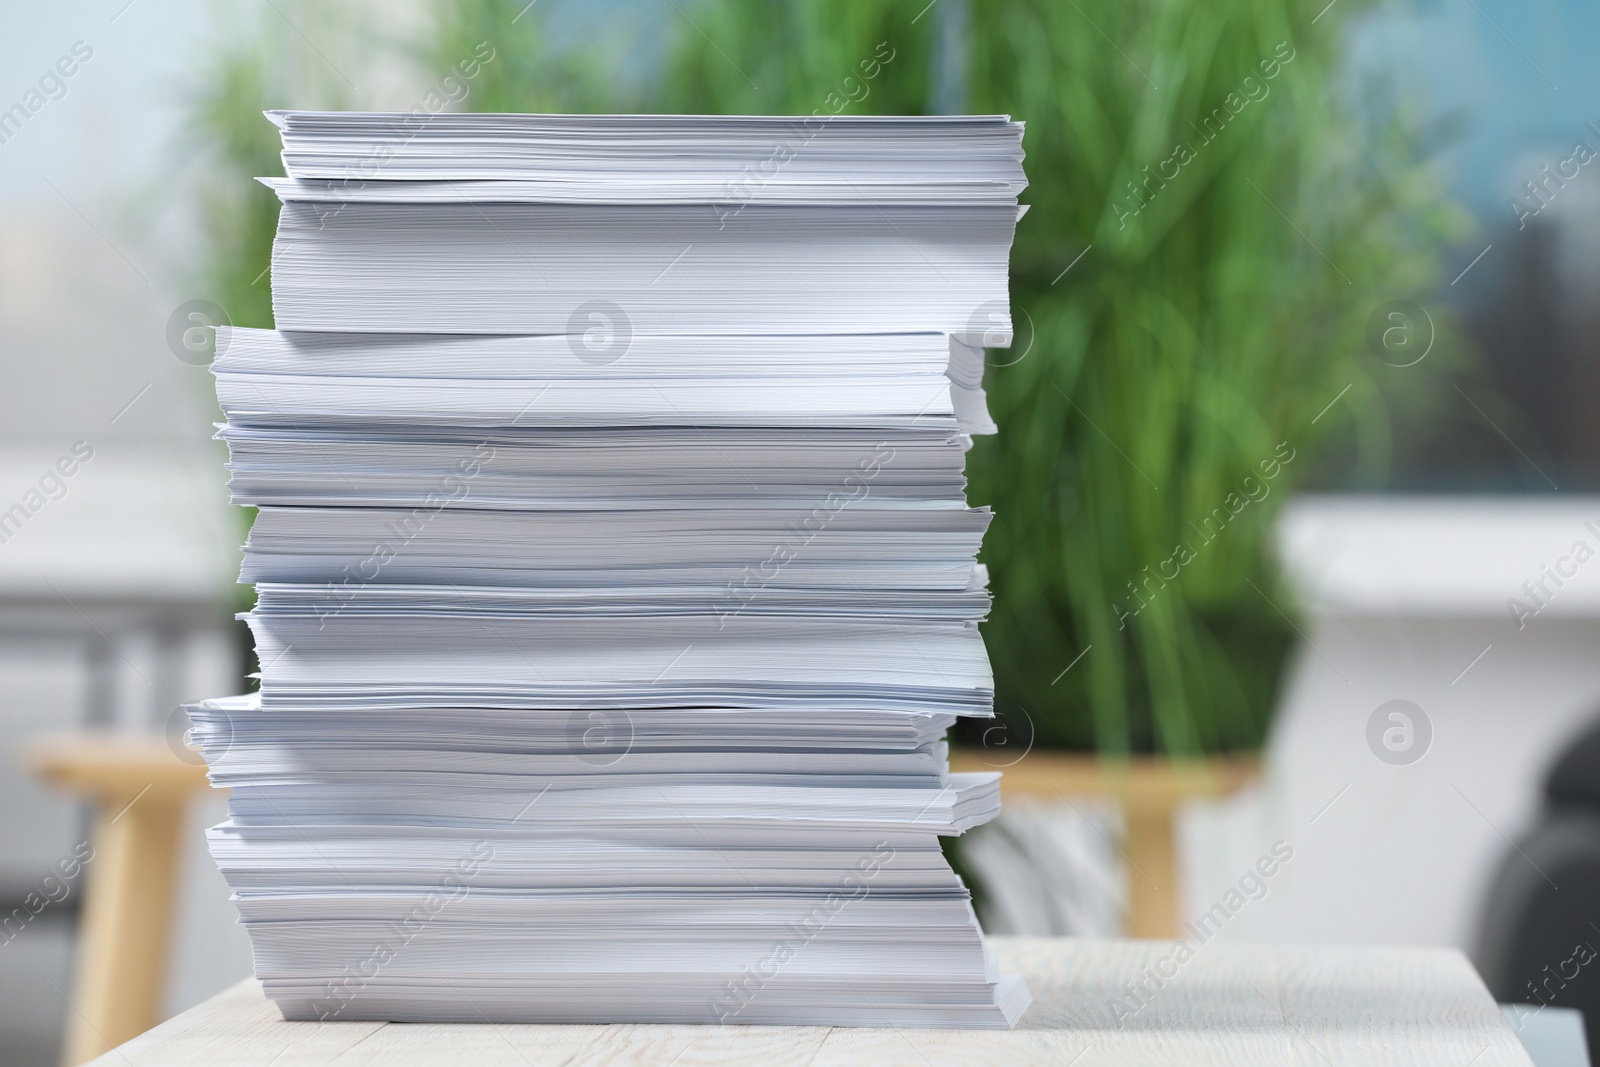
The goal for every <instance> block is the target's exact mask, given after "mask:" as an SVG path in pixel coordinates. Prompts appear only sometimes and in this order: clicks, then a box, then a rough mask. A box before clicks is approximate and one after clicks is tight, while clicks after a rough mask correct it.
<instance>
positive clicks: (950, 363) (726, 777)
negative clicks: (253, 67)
mask: <svg viewBox="0 0 1600 1067" xmlns="http://www.w3.org/2000/svg"><path fill="white" fill-rule="evenodd" d="M271 117H272V118H273V120H274V121H275V122H277V123H278V125H279V126H280V127H281V128H282V131H283V141H284V162H285V165H286V167H287V169H288V173H289V177H288V178H287V179H273V180H270V181H269V184H271V185H272V187H273V188H275V189H276V190H277V191H278V193H279V195H280V197H281V198H282V199H283V202H284V203H283V211H282V214H281V217H280V223H279V231H278V238H277V242H276V244H275V246H274V256H273V300H274V308H275V312H276V315H277V320H278V326H279V328H280V330H279V331H263V330H245V329H226V328H224V329H221V330H219V331H218V337H217V346H216V350H217V353H218V355H217V359H216V362H215V364H214V365H213V370H214V372H215V374H216V378H217V393H218V398H219V401H220V403H221V405H222V408H223V411H224V412H225V414H226V415H227V423H226V425H225V426H224V427H223V428H222V431H221V437H222V438H223V439H224V440H226V441H227V442H228V445H229V448H230V451H231V462H230V464H229V466H230V469H231V471H232V476H233V478H232V488H233V494H234V499H235V501H236V502H237V503H240V504H247V505H255V506H257V507H259V508H260V512H259V515H258V517H257V519H256V522H255V526H254V528H253V529H252V531H251V533H250V539H249V542H248V543H247V544H246V546H245V563H244V569H243V574H242V580H243V581H247V582H255V583H257V594H258V602H257V606H256V608H255V610H254V611H252V612H251V613H250V614H249V615H248V616H247V619H248V621H249V624H250V627H251V629H252V631H253V632H254V634H255V638H256V645H257V650H258V653H259V658H260V662H261V675H260V677H261V688H260V692H259V693H257V694H252V695H250V696H247V697H231V698H224V699H219V700H213V701H207V702H205V703H202V704H199V705H196V706H194V707H192V708H191V709H190V715H191V718H192V719H193V721H194V724H195V727H194V732H193V736H194V737H195V739H196V740H197V741H198V742H199V743H200V744H201V745H202V747H203V749H204V752H205V755H206V758H207V761H208V762H209V764H210V769H211V777H212V780H213V781H214V782H216V783H217V784H218V785H225V786H228V787H229V788H230V789H231V790H232V792H231V796H230V800H229V815H230V818H229V821H228V822H227V823H225V824H223V825H222V826H219V827H216V828H215V829H214V830H212V831H211V847H212V852H213V854H214V855H215V857H216V859H217V862H218V863H219V865H220V866H221V868H222V870H223V873H224V874H225V875H226V877H227V878H228V880H229V882H230V883H231V884H232V885H233V887H234V889H235V892H236V899H237V901H238V905H239V910H240V915H241V917H242V919H243V921H244V923H245V924H246V925H247V927H248V929H249V931H250V935H251V938H252V942H253V944H254V947H255V958H256V970H257V973H258V975H259V976H260V978H261V979H262V981H263V983H264V985H265V987H266V991H267V994H268V995H269V996H271V997H272V998H273V999H274V1000H275V1001H277V1003H278V1005H279V1006H280V1008H281V1009H282V1011H283V1013H284V1015H285V1016H286V1017H287V1018H291V1019H389V1020H419V1021H420V1020H461V1021H482V1020H492V1021H548V1022H563V1021H564V1022H600V1021H662V1022H704V1023H769V1024H790V1023H806V1024H818V1025H862V1026H974V1027H1006V1026H1010V1025H1012V1024H1014V1023H1015V1022H1016V1020H1017V1018H1018V1017H1019V1016H1020V1015H1021V1013H1022V1012H1023V1010H1024V1009H1025V1008H1026V1007H1027V1004H1028V994H1027V991H1026V989H1025V988H1024V987H1023V986H1022V984H1021V982H1020V980H1018V979H1016V978H1014V977H1006V976H1002V975H1000V974H999V973H998V972H997V971H996V968H995V965H994V962H993V959H992V957H991V956H990V955H989V953H988V952H987V951H986V949H985V947H984V944H983V938H982V934H981V932H980V931H979V929H978V925H977V921H976V919H975V918H974V915H973V912H972V908H971V905H970V901H969V897H968V894H967V891H966V889H965V888H964V887H963V886H962V884H961V882H960V880H959V879H958V878H957V877H956V876H955V874H954V873H953V872H952V871H951V869H950V867H949V865H948V864H947V863H946V862H945V860H944V858H943V855H942V853H941V850H940V847H939V837H940V835H951V834H959V833H961V832H963V831H964V830H966V829H968V828H970V827H972V826H975V825H978V824H980V823H982V822H984V821H986V820H988V819H990V818H992V817H993V816H994V815H995V814H996V812H997V811H998V809H999V791H998V776H997V775H963V774H952V773H950V771H949V769H948V761H947V753H946V749H945V743H944V740H943V738H944V735H945V732H946V731H947V730H948V729H949V727H950V726H951V725H952V724H953V723H954V721H955V718H956V717H957V716H960V715H978V716H986V715H989V714H991V713H992V712H991V704H992V680H991V676H990V673H989V665H988V658H987V655H986V653H985V651H984V648H983V642H982V639H981V637H980V636H979V633H978V622H979V620H981V619H982V618H983V616H984V615H985V614H986V612H987V611H988V607H989V596H988V593H987V590H986V576H985V573H984V570H983V568H982V567H981V566H980V565H978V564H977V563H976V554H977V551H978V548H979V544H980V542H981V539H982V537H983V533H984V530H985V529H986V527H987V525H988V522H989V515H988V512H987V510H986V509H972V508H969V507H968V506H967V504H966V500H965V478H964V477H963V473H962V468H963V460H964V454H965V450H966V448H967V447H968V446H969V445H970V441H971V437H970V435H972V434H975V433H990V432H993V430H994V426H993V424H992V422H991V421H990V419H989V415H988V412H987V410H986V408H985V404H984V398H983V391H982V371H983V348H982V346H983V345H985V344H989V345H996V344H1005V343H1009V340H1010V314H1009V308H1008V305H1007V303H1006V262H1007V257H1008V254H1009V248H1010V242H1011V236H1012V230H1013V228H1014V226H1015V223H1016V220H1017V218H1018V213H1019V209H1018V207H1017V204H1016V196H1017V193H1018V192H1019V191H1020V190H1021V189H1022V188H1023V185H1024V181H1023V177H1022V170H1021V165H1020V163H1021V158H1022V152H1021V126H1020V124H1017V123H1013V122H1010V121H1009V120H1007V119H1005V118H1000V117H991V118H970V117H969V118H949V119H856V120H845V119H830V120H827V121H822V120H816V119H771V118H706V117H639V116H582V117H580V116H542V115H448V116H436V117H434V118H433V119H431V120H428V121H422V120H420V119H414V118H412V117H411V116H404V115H366V114H328V113H318V114H309V113H299V112H287V113H273V114H272V115H271Z"/></svg>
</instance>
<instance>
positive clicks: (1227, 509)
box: [660, 0, 1452, 753]
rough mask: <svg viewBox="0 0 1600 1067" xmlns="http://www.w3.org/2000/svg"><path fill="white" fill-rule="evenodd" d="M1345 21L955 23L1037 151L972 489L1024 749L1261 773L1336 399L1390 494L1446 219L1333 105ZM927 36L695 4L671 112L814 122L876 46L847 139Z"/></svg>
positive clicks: (1160, 10) (976, 75)
mask: <svg viewBox="0 0 1600 1067" xmlns="http://www.w3.org/2000/svg"><path fill="white" fill-rule="evenodd" d="M947 6H949V5H947ZM1362 6H1363V5H1361V4H1359V3H1346V4H1344V5H1342V6H1341V8H1340V9H1338V10H1337V11H1335V12H1331V13H1327V14H1325V15H1324V17H1322V18H1321V19H1320V20H1318V22H1317V25H1315V26H1313V25H1311V20H1312V18H1313V16H1314V15H1315V13H1314V12H1306V11H1304V10H1302V8H1303V5H1297V4H1294V3H1291V2H1290V0H1206V2H1203V3H1202V2H1199V0H1136V2H1127V0H1074V2H1069V3H1061V2H1060V0H995V2H990V3H985V4H982V5H972V7H971V10H970V14H969V15H968V16H967V18H966V20H965V21H966V23H967V30H968V39H967V42H966V51H967V54H966V56H965V59H966V66H967V69H968V71H969V73H970V78H969V84H968V86H967V93H966V95H967V99H968V101H969V103H970V107H969V110H972V111H975V112H1005V113H1010V114H1013V115H1015V116H1017V117H1018V118H1022V119H1024V120H1026V121H1027V123H1028V131H1027V137H1026V140H1025V147H1026V149H1027V152H1028V159H1027V162H1026V169H1027V172H1028V176H1029V181H1030V187H1029V191H1028V193H1027V194H1026V195H1025V197H1024V199H1025V200H1026V201H1028V202H1029V203H1031V204H1032V205H1033V206H1032V211H1031V213H1030V214H1029V215H1028V217H1027V218H1026V219H1025V220H1024V221H1023V223H1022V224H1021V225H1020V226H1019V228H1018V234H1017V243H1016V248H1015V251H1014V254H1013V270H1012V301H1013V308H1014V319H1015V321H1016V324H1017V345H1016V346H1015V347H1014V349H1013V350H1012V351H1010V352H996V353H994V354H993V363H994V364H995V365H994V366H993V367H992V368H991V370H990V373H989V374H988V375H987V386H988V390H989V395H990V402H991V406H992V409H993V411H994V414H995V416H996V419H997V421H998V422H999V424H1000V427H1001V431H1000V434H999V436H998V437H996V438H993V439H982V440H980V441H979V442H978V444H977V446H976V448H975V449H974V451H973V453H972V455H971V461H970V464H969V466H970V473H971V476H972V482H973V485H972V493H971V495H972V497H973V499H974V500H975V501H976V502H980V503H992V504H993V505H994V506H995V509H996V512H997V518H996V522H995V524H994V526H993V527H992V529H991V531H990V533H989V537H988V541H987V544H986V547H985V559H986V561H987V562H988V563H989V564H990V568H991V573H992V575H993V585H994V590H995V594H996V603H995V610H994V613H993V616H992V618H991V619H990V621H989V622H988V623H987V625H986V626H985V633H986V637H987V641H988V644H989V649H990V655H991V657H992V658H993V660H994V664H995V668H996V684H997V694H998V699H999V702H1000V704H1001V706H1002V708H1003V709H1008V710H1011V711H1012V712H1013V713H1026V714H1027V716H1028V717H1029V718H1031V719H1032V720H1033V722H1034V725H1035V728H1036V730H1037V733H1038V737H1039V739H1040V741H1041V742H1042V743H1046V744H1065V745H1073V746H1080V747H1084V746H1094V747H1098V748H1100V749H1101V750H1102V751H1107V752H1113V753H1115V752H1129V751H1137V750H1151V749H1157V750H1162V751H1169V752H1177V753H1196V752H1203V751H1218V750H1227V749H1236V748H1249V747H1253V746H1256V745H1258V744H1259V743H1260V741H1261V739H1262V737H1263V735H1264V732H1265V728H1266V723H1267V717H1268V714H1269V712H1270V708H1271V704H1272V700H1273V697H1274V693H1275V689H1276V685H1277V679H1278V675H1279V671H1280V669H1281V665H1282V663H1283V661H1284V657H1285V653H1286V651H1287V648H1288V645H1289V638H1290V636H1291V626H1292V623H1291V622H1290V621H1289V620H1290V616H1291V615H1292V614H1293V610H1294V609H1293V605H1292V604H1291V603H1289V601H1288V600H1287V599H1286V597H1285V596H1284V594H1283V593H1282V592H1281V591H1280V590H1279V589H1278V588H1277V586H1276V583H1275V582H1274V580H1273V575H1272V571H1271V567H1270V566H1269V562H1268V559H1267V555H1266V553H1265V552H1264V545H1263V542H1264V538H1265V534H1266V532H1267V530H1268V529H1269V523H1270V519H1271V517H1272V515H1273V512H1274V510H1275V508H1276V505H1277V503H1278V501H1280V500H1281V499H1282V498H1283V496H1284V495H1285V490H1286V489H1287V488H1288V486H1289V485H1290V484H1292V483H1293V482H1294V481H1295V480H1296V478H1297V476H1298V475H1299V474H1300V472H1302V471H1303V470H1305V469H1306V467H1307V461H1308V459H1309V457H1308V456H1307V453H1309V452H1310V451H1311V450H1312V448H1313V446H1314V445H1315V444H1316V443H1317V440H1318V438H1319V437H1320V436H1321V434H1322V433H1324V432H1325V431H1327V430H1329V429H1330V428H1334V427H1346V426H1348V422H1347V421H1346V416H1345V415H1344V414H1343V412H1342V411H1341V412H1339V413H1335V414H1333V415H1330V416H1328V417H1326V418H1323V419H1318V415H1319V413H1320V412H1321V410H1322V409H1323V408H1324V407H1325V406H1326V405H1328V404H1329V403H1330V402H1332V401H1333V400H1334V399H1335V397H1336V396H1339V395H1340V394H1341V391H1342V390H1343V389H1344V387H1345V386H1346V385H1350V386H1351V390H1350V392H1349V393H1348V394H1347V395H1346V396H1345V400H1346V401H1347V402H1348V407H1349V408H1350V410H1359V411H1362V412H1363V414H1362V415H1361V416H1360V420H1361V425H1360V426H1359V433H1358V435H1357V437H1358V440H1359V442H1360V447H1361V451H1362V454H1363V455H1364V456H1365V457H1367V458H1368V460H1369V461H1370V462H1371V463H1373V464H1376V465H1378V466H1381V465H1382V462H1383V460H1384V458H1385V445H1386V442H1387V435H1388V426H1387V421H1386V417H1385V414H1384V411H1385V409H1384V406H1383V403H1382V400H1381V397H1380V396H1379V395H1378V394H1379V384H1378V382H1377V380H1376V379H1375V378H1374V376H1373V370H1374V367H1373V366H1372V364H1371V362H1370V359H1368V360H1367V361H1366V362H1363V360H1364V359H1366V353H1365V351H1364V348H1365V344H1364V339H1363V334H1364V331H1365V327H1366V323H1367V319H1368V317H1369V315H1370V314H1371V313H1372V311H1373V309H1374V308H1376V307H1377V306H1378V305H1379V304H1381V303H1382V302H1384V301H1385V300H1388V299H1391V298H1395V297H1410V296H1415V295H1416V294H1418V293H1422V292H1425V291H1426V290H1427V289H1428V288H1429V287H1430V286H1431V285H1432V284H1434V282H1435V279H1436V278H1437V276H1438V269H1439V261H1438V252H1439V248H1440V239H1441V237H1442V236H1443V235H1444V234H1445V233H1446V232H1447V231H1448V230H1449V228H1450V225H1451V219H1452V216H1451V215H1450V214H1449V212H1448V211H1446V210H1444V209H1442V208H1438V207H1436V206H1434V205H1435V204H1436V203H1437V201H1436V199H1435V190H1434V188H1433V186H1432V184H1431V183H1430V181H1429V180H1428V178H1427V175H1426V172H1425V171H1424V170H1423V169H1422V168H1421V167H1420V166H1419V164H1418V162H1417V161H1416V160H1415V159H1414V158H1412V157H1411V156H1410V154H1409V152H1408V148H1407V141H1406V139H1405V138H1404V136H1403V133H1404V131H1403V129H1402V128H1401V127H1400V126H1398V125H1396V124H1395V123H1393V122H1389V121H1388V120H1387V119H1385V120H1384V121H1383V122H1380V123H1378V124H1377V125H1375V126H1373V127H1372V128H1368V127H1367V126H1364V125H1363V124H1362V122H1361V121H1359V119H1358V117H1357V114H1356V110H1355V108H1354V107H1353V106H1352V105H1351V104H1350V103H1349V102H1348V101H1345V100H1343V99H1342V98H1341V93H1340V92H1339V91H1338V87H1339V85H1340V77H1341V68H1340V64H1341V60H1342V56H1343V44H1342V42H1343V41H1344V40H1345V38H1344V36H1343V34H1342V32H1341V29H1340V20H1341V19H1347V18H1348V17H1349V16H1351V15H1352V14H1354V13H1356V11H1357V9H1359V8H1361V7H1362ZM943 17H947V13H940V12H933V13H931V14H930V13H929V9H924V10H923V11H922V12H921V13H920V14H919V13H918V11H917V5H901V4H888V3H882V2H876V0H873V2H864V3H843V2H839V0H814V2H809V3H789V4H782V5H777V6H775V7H774V6H766V5H762V6H759V7H757V6H755V5H747V4H740V3H735V2H732V0H718V2H711V3H702V4H696V5H693V6H690V7H686V8H685V10H684V12H683V22H684V25H681V26H680V27H679V33H678V36H677V40H676V45H675V48H674V50H673V51H672V53H671V55H670V57H669V60H668V63H667V65H666V68H665V78H664V84H663V86H662V90H661V94H660V100H661V101H662V105H663V107H664V108H666V109H670V110H706V111H766V112H800V113H809V112H810V111H811V110H812V109H813V108H814V107H817V106H819V104H820V102H821V100H822V98H823V97H824V96H825V94H827V93H828V92H830V91H834V90H835V89H836V84H837V82H838V81H839V79H840V78H842V77H844V76H846V75H848V74H850V73H852V70H853V66H854V63H855V61H856V59H857V58H858V57H859V56H862V55H868V54H870V52H871V49H872V47H873V45H874V43H875V42H877V41H880V40H885V41H888V42H889V43H890V45H891V47H893V49H894V50H895V52H896V59H895V61H894V63H893V65H892V68H891V69H889V70H886V71H885V76H884V77H883V78H881V79H880V80H879V81H878V82H877V83H876V84H875V85H874V88H873V91H872V92H871V93H870V94H869V95H868V96H867V97H866V98H865V99H863V100H862V101H861V103H860V105H859V107H860V110H863V111H871V112H887V113H918V112H923V111H926V110H928V109H929V106H930V101H931V99H932V96H933V93H934V91H935V88H936V86H935V85H934V84H933V82H932V80H931V79H930V75H929V72H930V71H931V70H933V69H935V66H936V63H937V61H938V60H939V59H940V58H941V57H940V56H939V55H937V54H936V49H939V48H940V47H941V40H940V38H941V35H940V34H939V33H937V32H936V30H935V27H936V25H938V22H939V19H940V18H943ZM1264 64H1265V65H1264ZM1269 71H1270V72H1271V75H1270V76H1269V75H1268V72H1269ZM1247 78H1248V79H1250V80H1249V81H1248V82H1246V79H1247ZM1230 94H1232V95H1231V96H1230ZM1217 108H1221V109H1222V112H1221V113H1220V114H1219V113H1218V112H1216V111H1215V109H1217ZM1380 113H1381V114H1384V115H1389V114H1393V112H1392V111H1381V112H1380ZM1180 143H1181V144H1186V145H1188V147H1189V150H1188V151H1187V152H1184V153H1177V152H1176V151H1175V149H1176V146H1177V145H1179V144H1180ZM1146 168H1149V169H1148V170H1147V169H1146ZM1152 172H1155V177H1153V178H1152V177H1151V175H1152ZM1163 175H1165V176H1163ZM1091 245H1092V246H1093V247H1092V248H1091V247H1090V246H1091ZM1080 255H1081V257H1082V258H1081V259H1080V258H1079V257H1080ZM1069 265H1070V267H1071V269H1070V270H1068V269H1067V268H1068V267H1069ZM1013 361H1014V362H1013ZM1441 362H1442V359H1441V358H1440V357H1436V358H1435V364H1434V365H1435V366H1438V365H1439V363H1441ZM1318 423H1320V425H1318ZM1286 458H1287V462H1285V459H1286ZM1263 464H1266V465H1267V466H1266V468H1265V469H1263V466H1262V465H1263ZM1267 470H1271V471H1273V472H1274V476H1273V477H1272V478H1270V479H1269V478H1267V477H1266V471H1267ZM1246 478H1251V479H1252V480H1251V481H1250V482H1246V481H1245V479H1246ZM1262 493H1270V495H1268V496H1262V498H1261V499H1260V500H1259V501H1255V502H1247V503H1244V505H1243V507H1238V502H1240V501H1249V500H1250V497H1251V496H1252V495H1260V494H1262ZM1236 507H1238V510H1237V512H1235V508H1236ZM1218 508H1221V509H1222V511H1221V512H1220V513H1219V512H1218V510H1217V509H1218ZM1219 515H1220V516H1221V518H1219ZM1208 520H1209V522H1208ZM1180 546H1182V547H1181V548H1180ZM1169 576H1170V577H1169ZM1080 654H1082V659H1081V661H1078V656H1079V655H1080ZM1069 664H1075V665H1074V666H1073V667H1072V669H1071V670H1065V668H1067V667H1068V665H1069Z"/></svg>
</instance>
